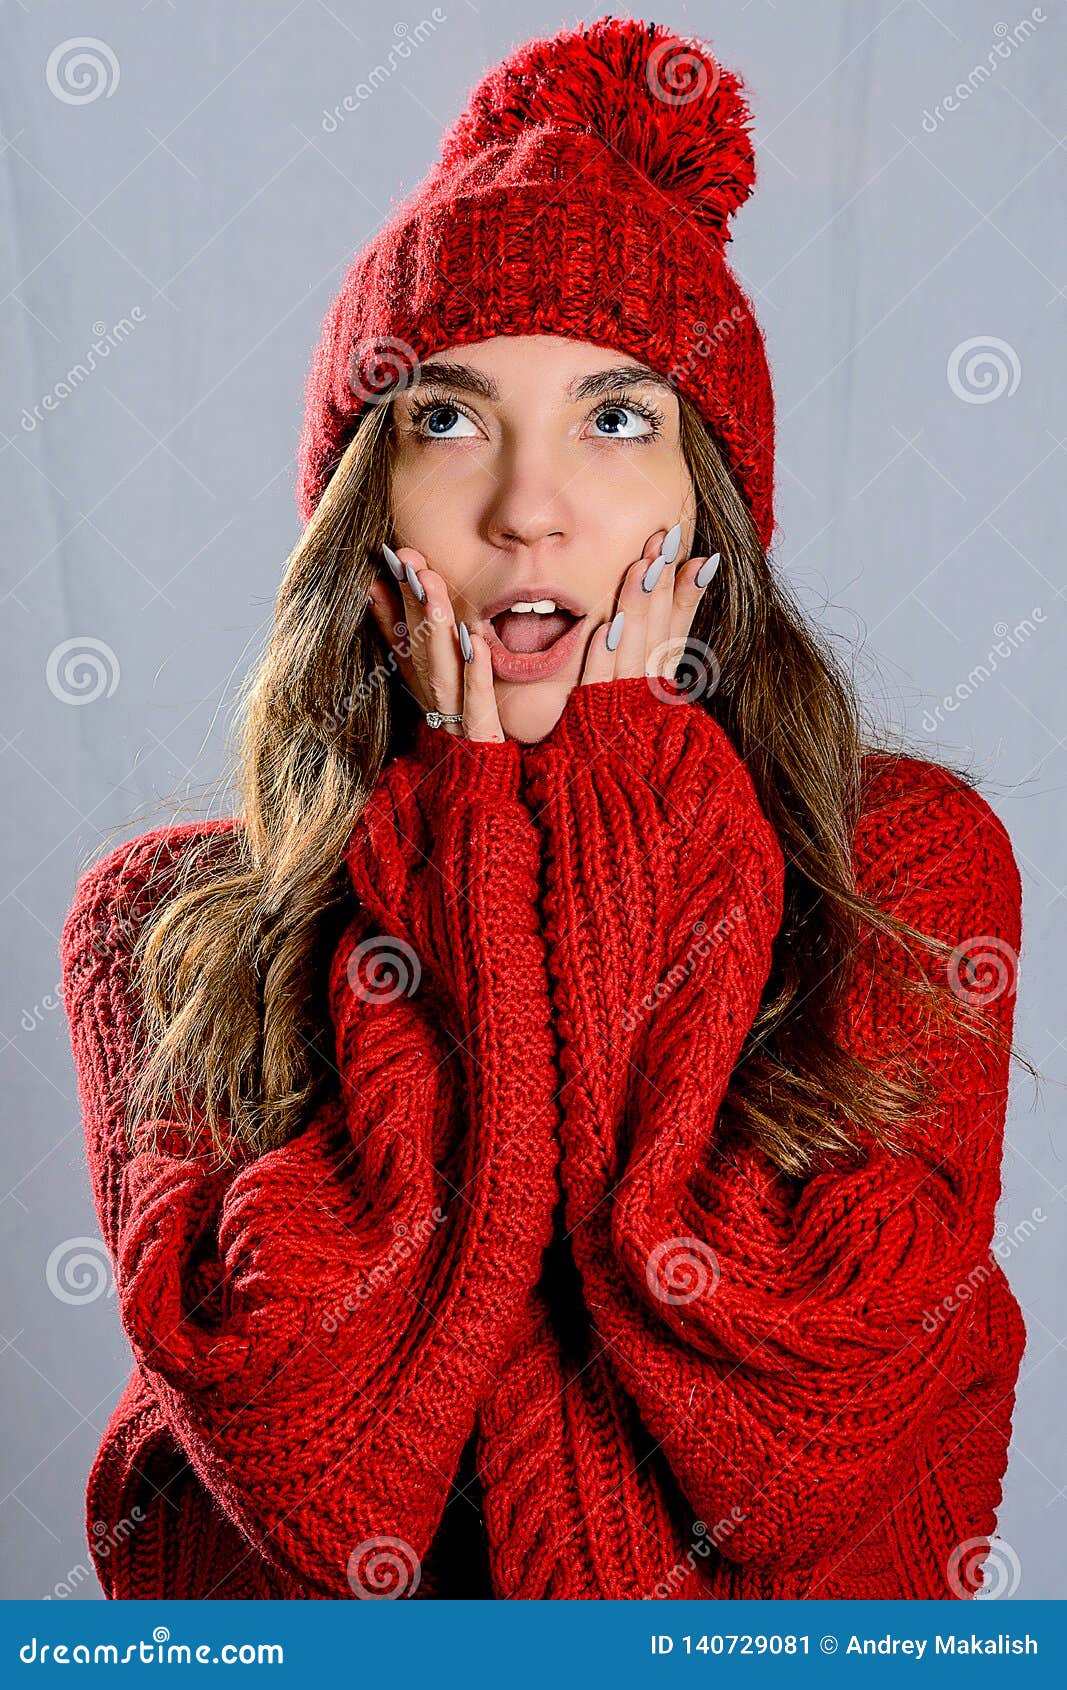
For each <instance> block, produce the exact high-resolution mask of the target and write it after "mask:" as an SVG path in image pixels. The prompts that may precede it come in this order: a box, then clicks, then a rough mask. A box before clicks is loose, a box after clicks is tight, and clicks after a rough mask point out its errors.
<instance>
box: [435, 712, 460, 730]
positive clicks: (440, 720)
mask: <svg viewBox="0 0 1067 1690" xmlns="http://www.w3.org/2000/svg"><path fill="white" fill-rule="evenodd" d="M462 720H463V717H462V716H443V715H442V714H441V712H440V710H427V711H426V724H427V726H428V727H431V728H441V727H444V725H445V723H446V722H462Z"/></svg>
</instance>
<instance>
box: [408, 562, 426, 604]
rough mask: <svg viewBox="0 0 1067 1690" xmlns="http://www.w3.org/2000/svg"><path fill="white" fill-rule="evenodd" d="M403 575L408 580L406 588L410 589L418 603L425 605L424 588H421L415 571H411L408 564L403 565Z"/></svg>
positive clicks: (421, 585)
mask: <svg viewBox="0 0 1067 1690" xmlns="http://www.w3.org/2000/svg"><path fill="white" fill-rule="evenodd" d="M404 574H405V575H406V576H407V578H408V586H409V587H410V588H411V590H412V592H413V593H414V594H415V597H416V598H417V599H418V601H419V603H420V604H425V603H426V588H425V587H424V586H423V584H422V582H421V581H420V580H419V578H418V576H417V575H416V573H415V571H414V570H413V569H412V567H411V565H410V563H405V565H404Z"/></svg>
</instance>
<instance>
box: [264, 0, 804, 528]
mask: <svg viewBox="0 0 1067 1690" xmlns="http://www.w3.org/2000/svg"><path fill="white" fill-rule="evenodd" d="M751 121H752V114H751V112H750V111H749V109H748V106H747V105H746V103H745V100H744V97H743V94H742V85H741V82H740V80H739V79H738V77H737V76H735V75H734V74H733V73H732V72H731V71H728V70H724V69H723V68H722V67H721V66H720V65H719V64H718V62H717V61H716V60H715V58H714V57H713V56H712V54H711V51H710V48H709V47H708V46H707V44H706V43H704V42H701V41H699V40H696V39H693V38H690V37H684V38H683V37H679V36H676V35H674V34H673V33H672V32H671V31H669V30H667V29H666V28H664V27H663V26H662V25H660V24H650V23H642V22H640V21H639V20H636V19H629V18H611V17H605V18H601V19H599V20H598V21H597V22H596V23H588V24H581V25H580V26H578V27H577V28H574V29H568V30H565V31H562V32H561V33H559V34H558V35H555V36H552V37H551V38H550V39H549V40H545V41H530V42H527V43H526V44H525V45H524V46H523V47H520V48H518V49H517V50H516V51H515V52H513V53H512V54H511V55H510V56H509V57H508V58H506V59H505V60H504V61H503V62H502V63H501V64H499V65H498V66H497V67H496V68H495V69H494V70H492V71H490V72H489V73H488V75H487V76H486V77H485V78H484V79H483V81H482V82H481V83H480V84H479V85H478V86H477V88H475V90H474V92H473V93H472V95H471V97H470V101H469V103H468V106H467V109H466V111H465V112H464V113H463V114H462V116H461V117H460V118H459V119H458V120H457V122H456V123H455V124H454V125H453V126H452V128H451V129H450V130H449V131H448V132H447V133H446V135H445V137H444V139H443V141H442V144H441V153H440V158H439V160H438V162H437V163H436V164H435V165H434V166H433V168H432V169H431V171H430V174H429V175H428V177H427V178H426V181H425V182H424V183H423V185H422V187H421V188H420V189H419V190H418V191H417V193H416V194H415V195H414V196H413V197H412V198H411V199H409V200H408V201H407V202H406V203H405V204H404V205H402V206H401V207H400V208H399V209H398V210H397V211H396V212H395V213H394V214H393V216H392V217H391V218H390V220H389V221H388V223H386V224H385V226H384V227H383V228H382V229H380V230H379V232H378V233H377V235H375V237H374V238H373V240H372V241H371V242H370V243H369V244H368V245H367V246H366V247H365V248H364V250H363V251H362V252H360V253H359V254H358V255H357V257H356V259H355V261H354V262H353V264H352V266H351V268H350V269H349V271H348V273H347V275H346V277H345V280H344V283H343V285H342V287H341V290H340V292H339V293H338V295H337V297H336V299H335V300H334V302H333V304H332V306H331V307H330V310H329V311H328V313H327V315H326V319H325V321H324V323H323V328H322V336H321V339H320V342H319V346H318V350H317V352H316V354H315V358H314V361H313V364H312V368H311V372H310V375H309V379H308V386H307V402H306V412H305V419H304V430H303V437H302V439H301V444H300V464H299V481H298V486H297V496H298V500H299V505H300V512H301V516H302V518H303V520H304V521H305V522H307V521H308V520H309V518H310V517H311V514H312V512H313V511H314V509H315V506H316V504H317V503H318V500H319V498H320V497H321V495H322V492H323V489H324V488H325V486H326V483H327V482H328V480H329V478H330V476H331V474H332V473H333V470H334V468H335V467H336V465H337V461H338V459H339V458H340V456H341V454H342V452H343V451H344V449H345V447H346V445H347V444H348V442H349V440H350V439H351V437H352V434H353V432H354V429H355V424H356V420H357V418H358V417H359V415H360V413H361V412H362V411H364V410H365V409H366V408H367V407H368V406H369V405H371V404H374V403H379V402H381V401H383V400H388V399H391V398H392V397H394V395H395V394H396V393H397V392H398V391H401V390H403V388H405V387H407V386H410V385H411V383H412V382H413V381H415V380H417V378H418V368H419V363H420V361H421V360H422V359H425V358H428V357H430V356H431V355H432V354H433V353H435V352H439V351H443V350H444V349H445V348H447V347H452V346H461V345H463V344H470V343H472V342H475V341H480V340H487V339H489V338H490V337H491V336H493V335H522V334H557V335H567V336H570V337H571V338H572V339H575V340H583V341H590V342H593V343H594V344H595V345H598V346H605V347H613V348H615V349H616V350H617V351H621V352H626V353H629V354H630V355H631V356H632V357H634V358H637V359H640V360H641V361H642V362H644V363H646V364H648V365H650V366H651V367H652V368H653V369H655V370H657V371H658V372H659V373H661V374H663V375H667V376H668V377H670V379H671V380H672V383H673V384H674V386H675V388H676V390H677V391H678V392H680V393H682V394H684V395H685V397H686V398H687V399H689V400H690V401H691V402H692V404H693V405H694V406H695V407H696V408H697V410H698V411H699V412H700V413H701V415H702V416H703V417H704V418H705V419H706V421H707V422H708V424H709V425H710V427H711V431H712V433H713V435H714V437H715V438H716V440H717V443H718V444H719V446H720V448H721V449H722V451H723V453H724V455H725V458H726V461H727V464H728V466H729V468H730V471H731V473H732V475H733V477H734V480H735V482H736V485H737V487H738V489H739V491H740V493H741V495H742V497H743V498H744V500H745V502H746V504H747V506H748V509H749V511H750V512H751V514H752V518H753V521H754V522H755V525H756V528H757V530H758V531H759V535H760V539H761V541H762V543H763V545H764V546H765V547H766V546H768V545H769V544H770V539H771V533H772V529H773V526H774V515H773V486H774V473H773V460H774V407H773V398H772V391H771V379H770V372H769V370H768V367H767V359H766V354H765V351H764V346H763V337H762V335H761V334H760V330H759V327H758V325H757V323H756V320H755V316H754V315H753V311H752V307H751V305H750V304H749V301H748V300H747V298H746V297H745V294H744V293H743V292H742V290H741V288H740V287H739V286H738V284H737V282H736V281H735V279H734V277H733V275H732V274H731V272H730V269H729V266H728V265H727V262H726V256H725V245H726V242H727V241H728V240H729V239H730V232H729V230H728V228H727V220H728V218H729V217H731V216H732V214H733V213H734V212H735V211H736V210H737V209H738V207H739V206H740V205H742V204H743V203H744V201H745V200H746V199H747V197H748V195H749V193H750V191H751V189H752V186H753V183H754V182H755V176H756V172H755V161H754V158H753V151H752V142H751V138H750V136H749V134H748V131H747V126H748V125H749V124H750V123H751Z"/></svg>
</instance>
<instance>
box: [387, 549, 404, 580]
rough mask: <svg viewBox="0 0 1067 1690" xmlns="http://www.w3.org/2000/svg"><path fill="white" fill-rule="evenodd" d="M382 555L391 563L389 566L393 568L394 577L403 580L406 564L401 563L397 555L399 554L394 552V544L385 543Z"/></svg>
mask: <svg viewBox="0 0 1067 1690" xmlns="http://www.w3.org/2000/svg"><path fill="white" fill-rule="evenodd" d="M382 556H383V557H384V558H385V561H386V563H387V564H388V565H389V568H390V569H391V570H392V572H393V576H394V578H395V579H396V580H397V581H402V580H403V579H404V565H403V564H402V563H401V561H400V559H399V558H398V557H397V555H396V553H395V552H394V550H393V548H392V546H385V545H383V547H382Z"/></svg>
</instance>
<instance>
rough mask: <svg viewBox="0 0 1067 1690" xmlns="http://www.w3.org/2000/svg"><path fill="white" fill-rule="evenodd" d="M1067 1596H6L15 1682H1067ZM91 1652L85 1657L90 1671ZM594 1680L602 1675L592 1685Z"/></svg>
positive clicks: (2, 1612) (8, 1679) (7, 1676)
mask: <svg viewBox="0 0 1067 1690" xmlns="http://www.w3.org/2000/svg"><path fill="white" fill-rule="evenodd" d="M1064 1606H1065V1604H1064V1603H1062V1602H1037V1601H1005V1602H997V1601H992V1602H991V1601H983V1600H981V1599H974V1600H971V1601H966V1602H718V1603H709V1602H671V1603H663V1604H662V1605H655V1606H653V1605H652V1604H645V1603H634V1602H550V1603H533V1602H509V1603H490V1602H446V1601H440V1602H433V1603H428V1602H427V1603H422V1602H415V1603H410V1602H409V1603H404V1602H397V1601H388V1600H377V1601H374V1600H366V1601H363V1602H360V1603H358V1604H357V1605H356V1606H355V1607H352V1606H350V1605H349V1604H348V1603H344V1602H316V1603H312V1602H307V1603H302V1602H177V1601H175V1602H154V1601H153V1602H78V1601H66V1602H63V1603H58V1602H57V1603H48V1602H28V1601H15V1602H7V1603H5V1604H3V1605H2V1606H0V1623H2V1625H3V1628H4V1642H3V1658H4V1668H3V1680H4V1682H5V1683H7V1684H10V1685H15V1684H18V1683H20V1682H21V1683H25V1684H31V1683H34V1682H44V1681H45V1680H46V1679H47V1680H51V1679H52V1678H53V1677H54V1676H55V1675H56V1674H62V1675H64V1677H65V1679H66V1681H67V1682H68V1683H76V1682H78V1681H79V1679H80V1677H81V1676H82V1674H87V1675H88V1676H89V1677H91V1678H97V1677H99V1676H102V1675H104V1674H107V1675H108V1676H109V1677H111V1678H112V1679H113V1680H114V1679H116V1678H117V1677H120V1676H121V1675H122V1674H123V1672H132V1673H134V1674H139V1673H140V1672H151V1673H152V1674H153V1675H154V1676H155V1680H156V1683H157V1684H161V1683H165V1682H166V1680H167V1678H168V1677H169V1675H170V1673H171V1672H176V1673H177V1674H179V1675H180V1676H181V1677H188V1675H189V1674H190V1673H196V1672H198V1671H200V1670H203V1671H205V1672H206V1673H207V1675H208V1676H209V1677H210V1675H211V1673H212V1671H214V1673H215V1674H216V1676H220V1677H221V1678H222V1682H225V1676H224V1674H225V1670H226V1668H227V1667H231V1668H233V1669H235V1670H236V1671H237V1672H238V1673H239V1674H240V1681H241V1682H244V1683H247V1682H248V1680H249V1677H250V1676H252V1677H255V1678H256V1679H260V1678H262V1679H263V1680H264V1681H266V1682H268V1683H276V1684H283V1683H286V1682H301V1683H302V1682H304V1681H305V1680H306V1679H307V1677H308V1675H309V1673H312V1672H321V1671H322V1669H333V1670H334V1671H336V1672H337V1674H338V1675H340V1676H339V1678H338V1680H337V1682H338V1683H339V1684H342V1685H344V1686H346V1687H348V1686H360V1685H363V1684H370V1683H373V1684H374V1685H375V1686H376V1690H378V1687H381V1686H383V1685H387V1684H392V1685H405V1686H410V1685H411V1684H412V1680H413V1678H414V1677H415V1675H418V1677H419V1679H421V1680H422V1681H423V1682H425V1683H434V1684H436V1683H440V1682H441V1681H442V1680H444V1682H446V1683H448V1682H451V1681H452V1680H453V1679H461V1680H462V1682H463V1683H464V1684H465V1685H471V1686H476V1685H486V1686H489V1685H492V1686H494V1687H495V1686H497V1685H498V1684H499V1683H500V1682H501V1679H502V1678H503V1679H506V1680H507V1681H509V1682H510V1683H511V1684H514V1685H517V1686H519V1685H530V1686H537V1690H562V1687H563V1686H565V1685H571V1684H574V1685H581V1686H582V1690H588V1687H589V1684H590V1677H589V1675H590V1672H591V1671H592V1672H595V1673H601V1674H609V1673H610V1674H611V1675H612V1680H613V1684H622V1685H627V1686H629V1685H638V1686H642V1687H644V1686H653V1685H660V1684H662V1685H672V1686H673V1685H681V1684H687V1685H694V1686H696V1685H699V1686H701V1687H704V1686H711V1685H715V1686H718V1685H720V1684H723V1683H729V1684H733V1683H737V1684H748V1683H753V1684H757V1683H758V1684H777V1683H781V1684H791V1685H792V1684H809V1683H812V1684H813V1683H818V1684H819V1685H821V1686H824V1687H825V1686H828V1685H832V1684H851V1685H856V1686H857V1687H858V1686H860V1685H861V1684H866V1683H868V1682H870V1681H871V1680H880V1681H881V1682H884V1683H904V1682H919V1681H921V1680H927V1681H929V1682H935V1681H936V1682H937V1683H938V1684H939V1685H940V1684H945V1685H949V1684H959V1685H973V1684H975V1683H976V1682H979V1683H984V1682H989V1683H992V1682H993V1681H994V1677H995V1679H996V1682H997V1683H998V1684H999V1685H1011V1684H1034V1685H1036V1684H1043V1683H1044V1682H1045V1681H1046V1679H1050V1680H1053V1681H1054V1682H1056V1683H1058V1684H1063V1683H1064V1682H1067V1678H1065V1674H1064V1664H1065V1653H1067V1651H1065V1646H1064V1644H1065V1632H1067V1624H1065V1618H1064ZM79 1668H80V1672H79ZM595 1683H596V1681H595V1680H594V1685H595Z"/></svg>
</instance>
